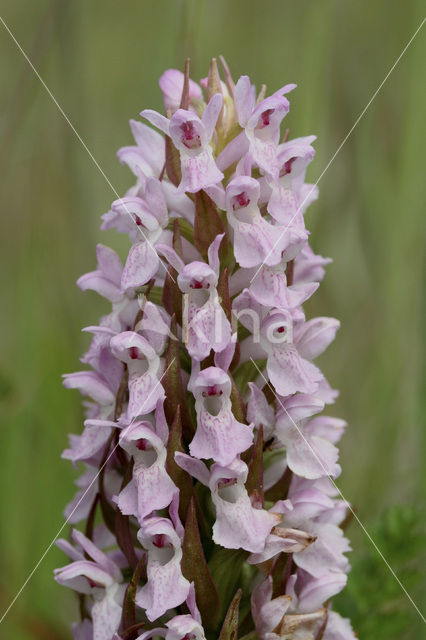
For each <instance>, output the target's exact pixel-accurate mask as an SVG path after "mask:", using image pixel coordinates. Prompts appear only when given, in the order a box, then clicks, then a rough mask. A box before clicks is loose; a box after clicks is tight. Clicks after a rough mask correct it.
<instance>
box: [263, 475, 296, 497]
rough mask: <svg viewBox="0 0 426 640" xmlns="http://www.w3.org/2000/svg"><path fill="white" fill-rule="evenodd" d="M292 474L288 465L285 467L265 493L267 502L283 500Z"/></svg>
mask: <svg viewBox="0 0 426 640" xmlns="http://www.w3.org/2000/svg"><path fill="white" fill-rule="evenodd" d="M292 476H293V474H292V472H291V471H290V469H289V468H288V467H286V469H285V471H284V473H283V475H282V476H281V478H280V479H279V480H278V482H277V483H276V484H274V486H273V487H271V488H270V489H268V491H267V492H266V493H265V500H267V501H268V502H276V501H277V500H285V499H286V498H287V494H288V490H289V488H290V482H291V478H292Z"/></svg>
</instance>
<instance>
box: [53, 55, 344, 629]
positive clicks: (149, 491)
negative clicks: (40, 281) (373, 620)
mask: <svg viewBox="0 0 426 640" xmlns="http://www.w3.org/2000/svg"><path fill="white" fill-rule="evenodd" d="M220 63H221V65H222V68H223V71H224V75H223V79H222V78H221V76H220V72H219V64H218V61H216V60H215V59H213V60H212V62H211V64H210V68H209V70H208V73H207V74H205V77H204V78H203V79H202V80H200V82H199V83H198V82H195V81H194V80H192V79H191V78H190V73H189V71H190V69H189V61H187V63H186V66H185V72H184V73H182V72H181V71H179V70H177V69H169V70H167V71H165V72H164V73H163V75H162V76H161V78H160V89H161V93H162V96H163V101H164V115H163V114H161V113H159V112H157V111H153V110H151V109H144V110H143V111H142V112H141V115H142V117H143V118H144V120H145V122H137V121H135V120H131V121H130V128H131V131H132V134H133V137H134V142H133V144H130V145H128V146H124V147H122V148H121V149H120V150H119V152H118V158H119V161H120V162H121V163H122V164H124V165H126V166H127V167H128V168H129V169H130V171H131V174H132V176H133V184H131V186H130V188H129V189H128V190H127V191H126V193H124V194H123V197H122V198H118V199H116V200H114V202H112V204H111V206H110V209H109V211H108V212H107V213H105V214H104V215H103V216H102V224H101V229H105V230H112V229H114V230H115V231H117V232H118V233H120V234H124V242H125V243H126V242H127V243H128V249H127V255H126V251H125V252H124V253H121V252H120V253H116V251H115V250H113V249H111V248H109V247H106V246H104V245H102V244H98V245H97V248H96V261H97V266H96V268H95V269H94V270H93V271H90V272H89V273H87V274H85V275H82V276H81V277H80V278H79V280H78V286H79V287H80V289H82V290H83V291H87V290H91V291H95V292H96V293H98V294H99V295H100V296H101V297H102V298H103V300H104V304H106V305H107V307H109V308H107V311H106V312H105V314H104V315H103V316H102V317H101V319H100V321H99V323H98V324H95V325H90V326H88V327H86V328H85V329H84V331H85V332H86V333H89V334H90V336H91V341H90V345H89V347H88V349H87V351H86V353H85V354H84V355H83V357H82V358H81V361H82V363H83V364H84V367H85V370H83V371H77V372H76V373H71V374H67V375H65V376H64V385H65V387H67V388H69V389H77V390H78V391H80V393H81V394H82V395H83V397H84V407H85V417H84V422H83V428H82V429H81V430H80V432H79V433H78V434H72V435H71V436H70V441H69V446H68V447H67V448H66V449H65V451H64V452H63V457H64V458H65V459H67V460H70V461H71V462H72V463H73V464H74V465H76V466H77V465H78V463H81V464H82V467H83V468H82V470H81V474H80V475H79V477H78V479H77V480H76V493H75V496H74V497H73V498H72V499H71V501H70V502H69V504H68V505H67V506H66V508H65V516H66V518H67V520H68V521H69V522H70V523H71V524H72V525H73V526H76V525H77V526H79V527H81V528H82V530H84V531H85V533H84V534H83V533H82V532H81V531H77V530H74V531H73V533H72V537H71V539H72V542H69V541H68V540H59V541H58V547H59V548H60V549H61V550H62V551H63V552H64V553H65V554H67V555H68V557H69V558H70V561H69V562H68V564H66V565H65V566H62V567H60V568H59V569H56V571H55V579H56V581H57V582H58V583H59V584H61V585H64V586H67V587H69V588H70V589H73V590H74V591H75V592H76V593H77V594H78V597H79V605H80V606H79V610H80V612H81V618H80V620H78V621H76V622H75V623H74V624H73V626H72V634H73V638H74V640H124V639H125V640H130V639H132V640H133V639H134V638H136V637H138V638H141V639H142V640H150V639H151V638H158V637H159V638H165V640H206V638H221V639H222V640H223V639H224V638H231V637H232V638H238V637H242V636H244V637H248V636H250V638H253V639H258V640H284V639H285V640H301V639H302V638H303V639H306V640H319V639H320V638H322V639H323V640H354V639H355V637H356V636H355V633H354V631H353V630H352V628H351V626H350V623H349V621H348V620H345V619H344V618H341V617H340V616H339V615H338V614H337V613H336V612H334V611H333V609H332V602H331V599H332V598H333V596H335V595H336V594H338V593H339V592H340V591H341V590H342V589H343V588H344V586H345V584H346V582H347V574H348V572H349V569H350V567H349V563H348V560H347V556H346V554H347V552H348V551H349V550H350V546H349V542H348V540H347V538H346V537H345V534H344V531H343V525H344V522H345V518H346V511H347V508H348V505H347V504H346V502H345V501H344V500H340V499H339V498H338V496H337V494H336V491H335V490H334V487H333V484H332V479H333V478H335V477H337V476H338V475H339V474H340V472H341V467H340V464H339V450H338V441H339V440H340V438H341V436H342V434H343V431H344V429H345V427H346V423H345V422H344V421H343V420H339V419H338V418H335V417H329V416H327V415H323V414H322V413H321V412H322V411H323V410H324V408H325V405H327V404H330V403H332V402H334V401H335V398H336V397H337V391H336V390H334V389H333V388H332V387H331V386H330V384H329V383H328V381H327V379H326V378H325V376H324V374H323V373H322V371H321V370H320V369H319V368H318V366H317V358H318V357H319V356H320V355H321V354H322V353H323V351H325V349H326V348H327V347H328V346H329V345H330V343H331V342H332V341H333V340H334V338H335V335H336V332H337V330H338V328H339V322H338V321H337V320H335V319H333V318H328V317H317V318H315V317H314V318H309V317H307V316H306V308H305V307H304V303H305V302H306V301H307V300H308V299H309V298H310V297H311V296H312V295H313V294H314V293H315V291H316V290H317V289H318V287H319V285H320V282H321V281H322V280H323V278H324V275H325V267H326V265H327V264H328V263H329V262H330V260H329V259H328V258H324V257H322V256H320V255H315V253H314V252H313V251H312V249H311V248H310V246H309V244H308V240H309V232H308V230H307V228H306V225H305V216H304V214H305V211H306V209H307V208H308V206H309V205H310V204H311V203H312V202H314V201H315V200H316V198H317V197H318V189H317V187H316V186H315V185H312V184H309V182H307V181H306V174H307V171H308V167H309V164H310V162H311V161H312V160H313V158H314V153H315V151H314V148H313V143H314V140H315V136H305V137H302V138H296V139H289V137H288V132H287V133H286V134H285V136H284V139H283V138H282V133H281V123H282V121H283V119H284V118H285V117H286V116H287V114H288V113H289V110H290V101H289V97H288V94H289V93H290V91H291V90H293V89H294V88H295V85H293V84H287V85H285V86H283V87H282V88H281V89H278V90H277V91H275V92H274V93H272V95H269V96H268V95H267V94H266V89H265V87H262V89H261V90H260V92H258V91H257V90H256V88H255V87H254V85H253V83H252V82H251V80H250V78H249V77H248V76H242V77H241V78H240V79H239V80H238V82H236V83H235V82H234V80H233V79H232V75H231V72H230V71H229V68H228V65H227V63H226V62H225V60H224V59H223V58H221V59H220ZM121 240H123V238H122V239H121ZM119 246H121V247H124V246H125V244H124V245H123V242H121V244H120V245H119Z"/></svg>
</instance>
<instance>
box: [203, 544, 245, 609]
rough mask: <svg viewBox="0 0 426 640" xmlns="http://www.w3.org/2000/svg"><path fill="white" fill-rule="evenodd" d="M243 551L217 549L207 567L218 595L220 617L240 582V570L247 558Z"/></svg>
mask: <svg viewBox="0 0 426 640" xmlns="http://www.w3.org/2000/svg"><path fill="white" fill-rule="evenodd" d="M248 555H249V554H248V552H247V551H244V550H243V549H223V548H219V549H216V551H215V552H214V553H213V555H212V557H211V558H210V560H209V562H208V567H209V570H210V573H211V576H212V578H213V582H214V583H215V585H216V587H217V590H218V591H219V593H220V602H221V616H223V615H225V612H226V610H227V607H228V604H229V602H230V601H231V598H232V596H233V594H234V593H235V591H236V589H237V588H238V587H239V586H240V585H241V582H242V570H243V566H244V564H245V563H246V560H247V558H248Z"/></svg>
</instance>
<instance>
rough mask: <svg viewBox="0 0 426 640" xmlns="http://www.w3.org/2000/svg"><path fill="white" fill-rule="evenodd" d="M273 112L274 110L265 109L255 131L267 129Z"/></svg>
mask: <svg viewBox="0 0 426 640" xmlns="http://www.w3.org/2000/svg"><path fill="white" fill-rule="evenodd" d="M274 111H275V109H266V110H265V111H264V112H263V113H261V114H260V118H259V121H258V123H257V126H256V129H263V128H264V127H268V126H269V125H270V124H271V115H272V114H273V113H274Z"/></svg>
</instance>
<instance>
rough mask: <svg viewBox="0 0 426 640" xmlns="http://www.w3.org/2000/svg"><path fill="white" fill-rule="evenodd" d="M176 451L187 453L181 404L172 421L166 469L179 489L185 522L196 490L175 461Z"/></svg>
mask: <svg viewBox="0 0 426 640" xmlns="http://www.w3.org/2000/svg"><path fill="white" fill-rule="evenodd" d="M176 451H180V452H182V453H185V449H184V448H183V445H182V418H181V409H180V405H178V406H177V408H176V415H175V418H174V420H173V422H172V426H171V428H170V433H169V439H168V441H167V459H166V470H167V473H168V474H169V476H170V477H171V479H172V480H173V482H174V483H175V485H176V486H177V487H178V489H179V516H180V519H181V520H182V522H184V521H185V516H186V512H187V510H188V505H189V503H190V500H191V497H192V496H193V493H194V491H193V485H192V480H191V477H190V476H189V475H188V474H187V472H186V471H184V470H183V469H181V467H179V465H178V464H176V462H175V453H176Z"/></svg>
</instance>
